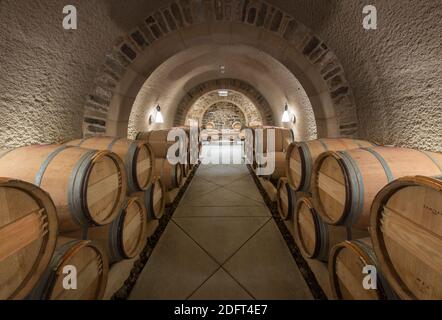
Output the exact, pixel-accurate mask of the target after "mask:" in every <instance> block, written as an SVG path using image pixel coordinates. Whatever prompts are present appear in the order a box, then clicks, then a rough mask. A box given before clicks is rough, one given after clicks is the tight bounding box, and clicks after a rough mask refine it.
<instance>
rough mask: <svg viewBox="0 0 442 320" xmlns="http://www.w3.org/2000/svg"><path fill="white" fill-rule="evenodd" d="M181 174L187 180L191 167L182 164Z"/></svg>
mask: <svg viewBox="0 0 442 320" xmlns="http://www.w3.org/2000/svg"><path fill="white" fill-rule="evenodd" d="M181 172H182V174H183V178H186V177H188V176H189V174H190V166H189V164H187V163H183V164H181Z"/></svg>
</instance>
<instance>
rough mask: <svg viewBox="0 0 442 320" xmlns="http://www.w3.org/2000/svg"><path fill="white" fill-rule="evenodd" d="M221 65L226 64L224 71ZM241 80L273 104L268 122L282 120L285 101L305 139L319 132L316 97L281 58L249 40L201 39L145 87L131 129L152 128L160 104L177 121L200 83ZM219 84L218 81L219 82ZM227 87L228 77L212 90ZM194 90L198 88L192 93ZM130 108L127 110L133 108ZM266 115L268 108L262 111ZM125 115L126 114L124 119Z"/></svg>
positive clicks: (167, 122) (167, 120)
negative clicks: (210, 41)
mask: <svg viewBox="0 0 442 320" xmlns="http://www.w3.org/2000/svg"><path fill="white" fill-rule="evenodd" d="M220 66H224V67H225V69H224V70H225V71H224V73H221V72H220ZM224 78H227V79H236V80H239V84H238V90H240V89H241V86H243V84H242V83H244V85H248V86H251V87H253V89H254V90H255V91H257V92H259V95H261V96H262V97H263V99H264V100H265V101H266V102H267V103H266V104H268V108H269V109H270V113H271V114H270V117H271V120H270V121H266V123H267V124H274V125H282V124H281V122H280V120H281V118H282V113H283V111H284V106H285V104H286V103H288V104H289V106H290V107H291V110H292V112H293V113H294V114H295V115H296V116H297V118H298V119H299V120H300V121H298V122H297V124H296V125H294V127H293V128H294V129H295V133H296V136H297V137H299V138H300V139H305V138H310V137H312V136H314V135H315V133H316V128H315V122H314V120H313V119H314V114H313V109H312V106H311V103H310V101H309V99H308V97H307V93H306V92H305V90H304V88H303V87H302V85H301V84H300V83H299V81H298V80H297V79H296V78H295V76H294V75H293V74H292V73H291V72H290V71H288V70H287V68H285V67H284V66H283V65H282V64H281V63H280V62H278V61H277V60H276V59H274V58H273V57H271V56H270V55H268V54H266V53H264V52H263V51H260V50H258V49H256V48H254V47H251V46H246V45H235V46H233V45H200V46H193V47H191V48H189V49H186V50H182V51H180V52H179V53H177V54H175V55H174V56H172V57H171V58H170V59H168V60H167V61H166V62H164V63H163V64H162V65H161V66H159V67H158V68H157V69H156V70H155V71H154V72H153V73H152V74H151V75H150V76H149V78H148V79H147V81H146V82H145V83H144V84H143V86H142V87H141V89H140V91H139V93H138V95H137V96H136V99H135V101H134V103H133V105H130V104H128V105H127V106H126V108H130V109H131V113H130V120H129V125H128V127H129V135H130V136H132V135H134V134H135V133H136V132H138V131H143V130H148V129H149V126H148V121H147V120H146V119H148V118H149V116H150V115H151V114H152V112H153V111H154V108H155V107H156V106H157V105H158V104H159V105H160V106H161V107H162V112H163V115H164V118H165V124H164V125H165V126H169V127H170V126H172V125H174V124H175V125H176V124H177V123H174V119H175V118H176V114H177V112H178V111H179V109H184V110H185V107H184V106H183V105H182V104H181V103H180V102H181V101H182V99H183V98H185V97H186V96H187V95H188V94H189V91H191V90H192V89H193V88H194V87H195V86H198V85H201V84H202V83H206V82H210V81H212V82H214V81H215V80H217V79H224ZM215 84H216V83H215ZM215 89H226V86H225V84H224V83H219V85H218V87H211V90H215ZM190 94H191V95H192V96H195V95H196V93H195V92H193V91H192V92H191V93H190ZM128 113H129V110H128V111H126V112H125V114H128ZM263 116H264V117H265V114H264V112H263ZM120 120H122V119H120Z"/></svg>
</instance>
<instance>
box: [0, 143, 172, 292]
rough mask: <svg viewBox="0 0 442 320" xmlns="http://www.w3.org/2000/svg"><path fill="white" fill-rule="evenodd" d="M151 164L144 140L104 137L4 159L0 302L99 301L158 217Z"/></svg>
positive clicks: (0, 160) (0, 164)
mask: <svg viewBox="0 0 442 320" xmlns="http://www.w3.org/2000/svg"><path fill="white" fill-rule="evenodd" d="M154 164H155V162H154V155H153V152H152V149H151V148H150V146H149V145H148V144H147V143H146V142H142V141H132V140H128V139H118V138H108V137H96V138H90V139H83V140H76V141H71V142H68V143H66V144H64V145H34V146H28V147H23V148H18V149H13V150H10V151H8V152H4V153H3V154H1V155H0V176H7V177H10V178H1V179H0V207H1V208H2V212H1V215H0V299H23V298H29V299H101V298H102V297H103V294H104V291H105V289H106V284H107V280H108V271H109V268H110V266H112V264H114V263H116V262H119V261H121V260H124V259H132V258H135V257H137V256H138V255H139V254H140V253H141V251H142V250H143V249H144V247H145V245H146V242H147V238H148V234H147V224H148V222H149V221H151V220H153V219H158V218H159V217H160V216H161V215H162V213H163V210H164V205H163V206H162V207H161V208H159V207H158V206H157V207H156V208H155V209H153V207H154V206H155V204H157V203H158V202H159V203H161V202H162V201H161V198H164V189H163V186H162V182H161V180H160V179H158V178H156V177H154V171H155V167H154ZM158 199H160V200H158ZM72 267H74V268H75V270H71V269H70V268H72ZM71 272H72V273H71ZM69 274H70V275H71V276H74V275H75V277H76V281H75V284H76V288H71V289H75V290H69V288H66V283H71V281H64V280H65V279H66V277H67V276H69ZM71 284H72V283H71ZM74 287H75V286H74Z"/></svg>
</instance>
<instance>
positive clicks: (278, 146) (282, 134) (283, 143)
mask: <svg viewBox="0 0 442 320" xmlns="http://www.w3.org/2000/svg"><path fill="white" fill-rule="evenodd" d="M258 129H261V130H262V141H261V136H260V134H258V133H257V130H258ZM271 130H273V131H274V133H275V144H274V148H275V149H274V151H275V152H285V151H286V150H287V148H288V147H289V145H290V144H291V143H292V142H293V141H294V135H293V131H292V130H291V129H288V128H281V127H270V126H266V127H262V128H254V130H253V131H254V137H255V144H256V143H262V152H263V153H267V146H268V143H267V139H268V135H269V134H270V133H269V131H271Z"/></svg>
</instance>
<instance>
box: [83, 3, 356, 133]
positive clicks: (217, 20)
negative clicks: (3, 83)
mask: <svg viewBox="0 0 442 320" xmlns="http://www.w3.org/2000/svg"><path fill="white" fill-rule="evenodd" d="M220 65H225V66H226V72H225V74H223V75H220V74H219V66H220ZM103 69H104V73H103V75H102V76H101V78H99V79H100V80H99V81H97V82H100V83H99V84H98V86H97V88H95V90H94V91H93V93H92V94H91V95H90V96H89V98H88V102H87V104H86V112H85V125H84V127H85V128H86V129H87V130H86V132H85V135H92V134H94V132H93V131H90V128H92V129H94V128H93V127H94V126H97V123H99V125H98V126H103V127H104V128H105V130H106V133H107V134H111V135H124V134H125V132H126V130H127V127H128V119H129V117H130V118H131V121H130V122H131V125H130V127H131V128H132V130H135V129H137V128H141V129H142V128H145V126H146V123H147V118H148V115H149V114H150V113H151V111H152V109H153V108H154V107H155V106H156V105H157V104H160V105H162V106H163V108H164V112H165V117H166V123H165V125H166V126H170V125H172V124H173V120H172V119H174V115H175V114H176V113H177V112H179V110H177V106H178V102H179V101H180V100H182V98H183V97H184V96H185V95H186V94H188V90H190V88H193V87H195V86H197V85H198V84H201V83H204V82H207V81H213V80H216V79H220V78H222V77H228V78H232V79H238V80H241V81H246V82H247V83H249V84H250V85H251V86H253V87H254V88H255V89H256V90H257V91H258V92H260V93H261V94H262V96H263V97H264V98H265V99H266V100H267V101H268V103H269V105H270V107H271V109H272V113H273V118H274V119H275V120H276V124H280V123H279V119H281V115H282V112H283V107H284V105H285V103H286V102H287V101H288V103H289V107H290V109H291V111H292V113H294V114H295V115H296V117H297V120H298V121H297V123H296V125H294V126H293V127H294V129H295V133H297V138H299V139H305V138H309V137H311V132H313V131H315V132H316V129H317V133H318V135H319V136H322V137H323V136H329V137H334V136H342V135H344V136H352V135H353V134H355V133H356V132H357V130H358V122H357V116H356V110H355V106H354V99H353V97H352V92H351V90H350V88H349V86H348V84H347V82H346V77H345V75H344V72H343V68H342V66H341V64H340V63H339V61H338V59H337V58H336V56H335V55H334V54H333V52H332V51H331V50H330V49H329V48H328V46H327V45H326V44H325V43H323V42H322V41H321V40H320V39H319V38H318V37H317V36H316V35H314V34H313V33H312V32H311V31H310V30H309V29H308V28H306V27H305V26H304V25H303V24H301V23H300V22H298V21H296V20H295V19H294V18H293V16H291V15H289V14H287V13H285V12H283V11H281V10H280V9H278V8H277V7H274V6H273V5H271V4H268V3H266V2H263V1H259V0H256V1H243V0H231V1H204V2H202V1H196V0H186V1H174V2H170V3H168V4H165V5H164V7H162V8H161V10H158V11H155V12H152V13H151V15H149V16H147V18H145V19H144V20H143V21H142V22H140V23H139V24H138V25H137V27H135V28H133V29H132V30H131V31H130V32H129V33H128V34H127V35H125V36H124V37H122V38H121V39H120V40H119V41H118V42H117V43H116V45H115V47H114V48H113V50H112V51H111V52H110V53H109V55H108V56H107V59H106V62H105V64H104V68H103ZM109 74H110V75H111V76H110V77H111V78H112V79H110V80H109V81H108V79H109ZM105 78H106V79H105ZM115 80H116V84H115V86H113V87H110V86H108V84H107V83H108V82H113V83H115ZM132 107H133V109H132ZM311 110H313V112H311ZM313 114H314V116H313ZM312 122H313V123H316V127H315V128H314V126H310V123H312ZM100 130H101V129H100ZM130 131H131V129H130V130H129V133H130Z"/></svg>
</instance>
